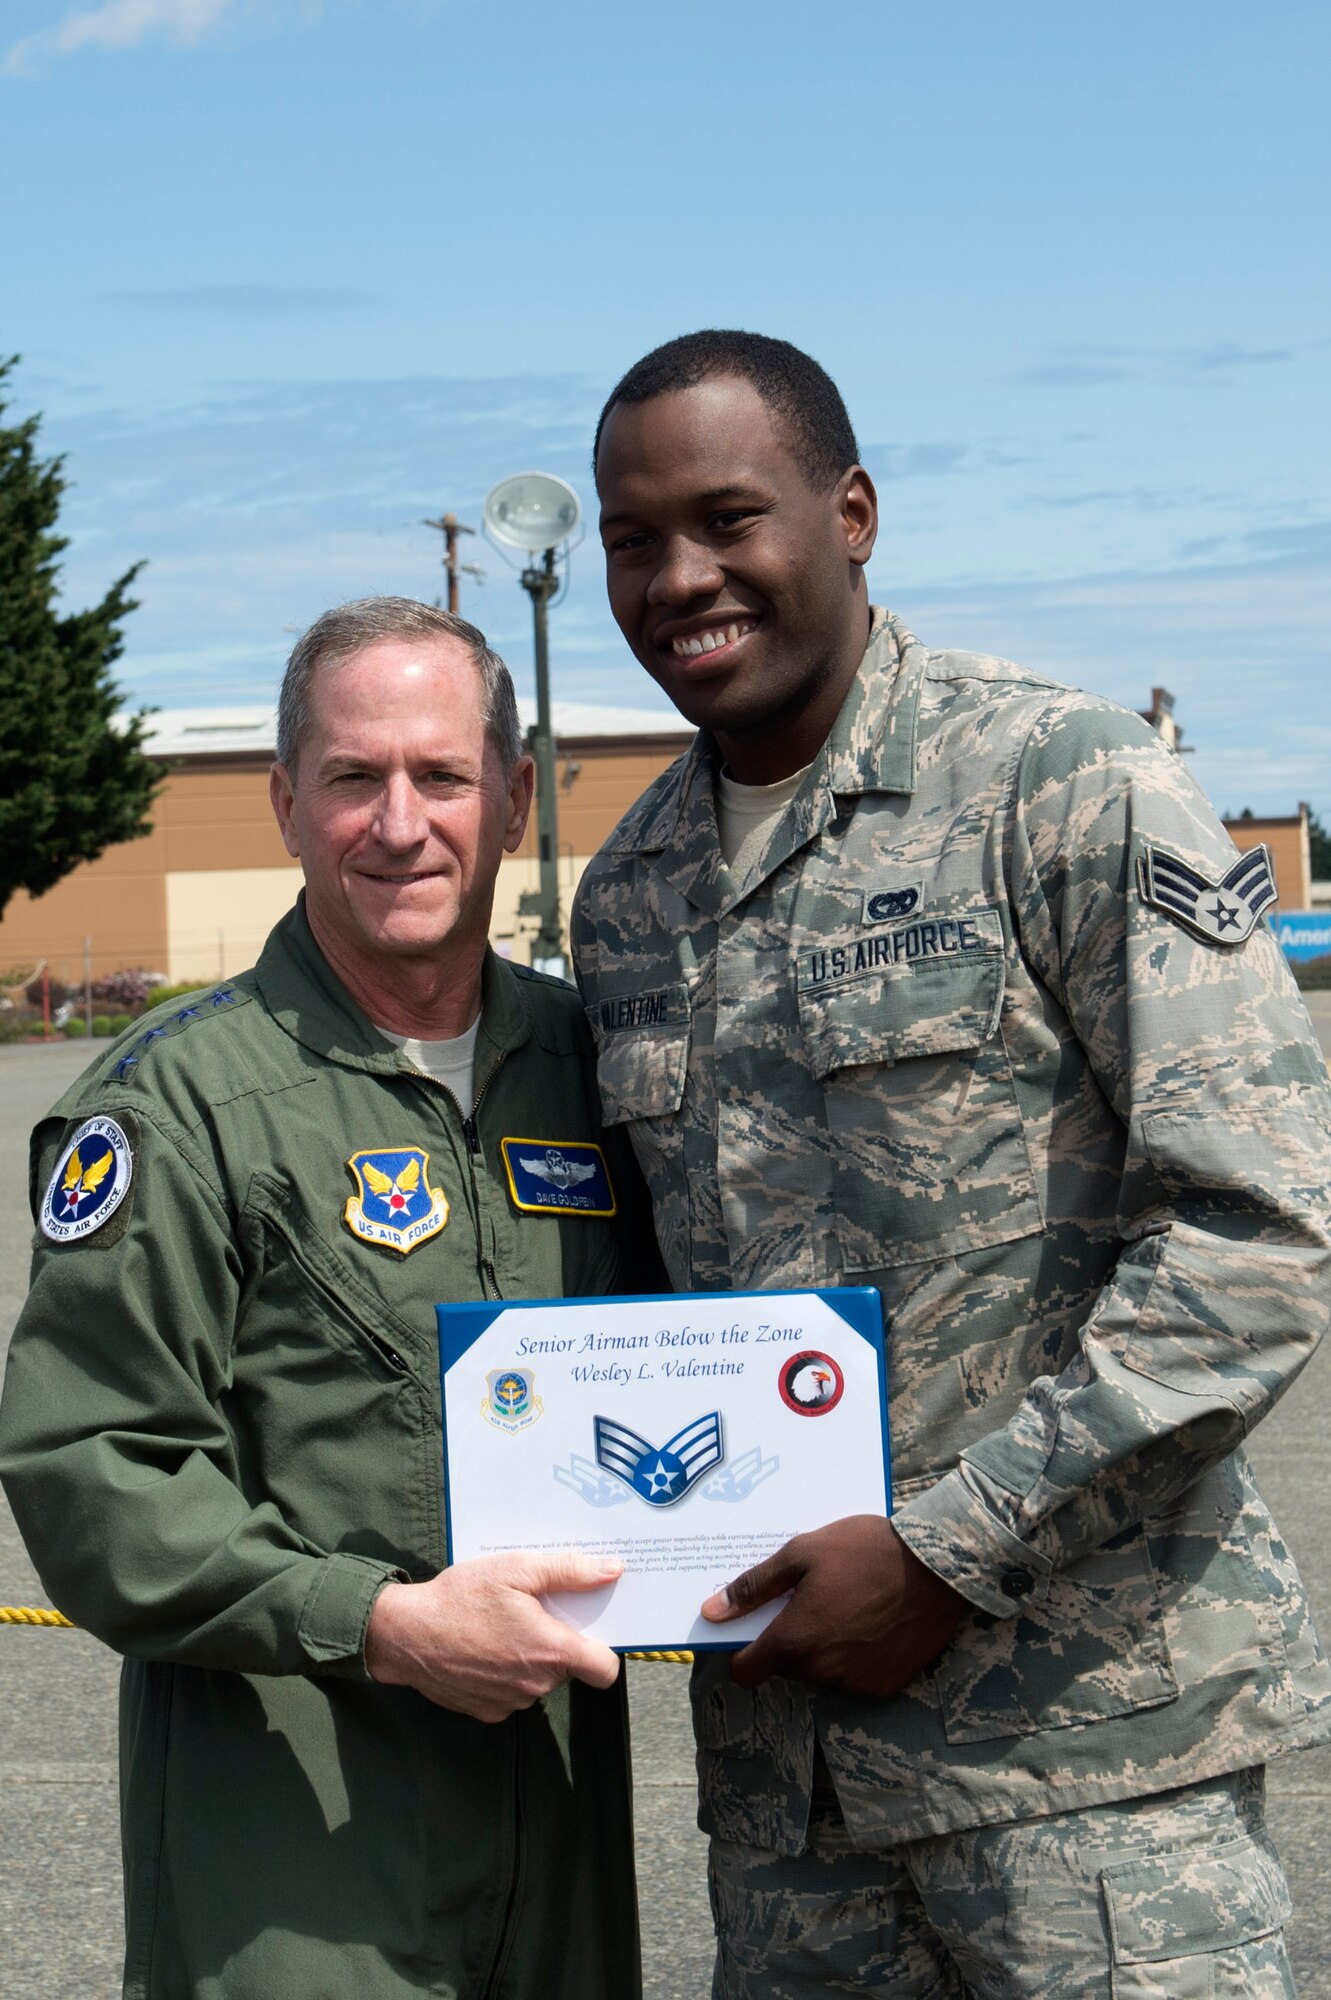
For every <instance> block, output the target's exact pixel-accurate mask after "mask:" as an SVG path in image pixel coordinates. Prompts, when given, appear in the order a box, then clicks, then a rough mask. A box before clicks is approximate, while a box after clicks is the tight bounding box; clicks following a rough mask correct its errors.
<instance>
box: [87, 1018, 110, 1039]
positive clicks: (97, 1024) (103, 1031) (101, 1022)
mask: <svg viewBox="0 0 1331 2000" xmlns="http://www.w3.org/2000/svg"><path fill="white" fill-rule="evenodd" d="M92 1031H93V1033H94V1035H109V1034H110V1033H111V1032H112V1030H111V1016H110V1015H109V1014H94V1015H93V1017H92Z"/></svg>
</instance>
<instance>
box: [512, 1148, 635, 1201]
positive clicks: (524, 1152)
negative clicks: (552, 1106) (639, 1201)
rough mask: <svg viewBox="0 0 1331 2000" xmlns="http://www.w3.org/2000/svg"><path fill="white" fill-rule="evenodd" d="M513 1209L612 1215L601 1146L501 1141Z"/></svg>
mask: <svg viewBox="0 0 1331 2000" xmlns="http://www.w3.org/2000/svg"><path fill="white" fill-rule="evenodd" d="M499 1150H500V1152H501V1154H502V1155H503V1160H504V1170H505V1172H506V1173H507V1175H508V1188H509V1193H510V1194H511V1195H512V1197H513V1205H514V1207H515V1208H520V1209H521V1210H522V1211H523V1213H524V1214H527V1215H536V1214H540V1215H613V1214H614V1213H615V1209H616V1202H615V1191H614V1189H613V1188H612V1187H611V1185H610V1170H609V1168H608V1167H607V1166H606V1163H605V1155H604V1153H603V1152H602V1151H601V1149H600V1147H599V1146H597V1145H593V1144H592V1143H591V1142H590V1141H588V1140H583V1139H501V1140H500V1142H499Z"/></svg>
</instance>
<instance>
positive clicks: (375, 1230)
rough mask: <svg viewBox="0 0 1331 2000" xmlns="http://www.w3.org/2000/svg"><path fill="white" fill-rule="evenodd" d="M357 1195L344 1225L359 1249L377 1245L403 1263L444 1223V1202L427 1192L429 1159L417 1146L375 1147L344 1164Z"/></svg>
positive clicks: (436, 1192) (432, 1191)
mask: <svg viewBox="0 0 1331 2000" xmlns="http://www.w3.org/2000/svg"><path fill="white" fill-rule="evenodd" d="M347 1165H348V1167H350V1169H351V1171H352V1173H353V1174H354V1175H355V1176H356V1185H357V1187H358V1189H359V1193H358V1194H353V1195H352V1196H350V1197H349V1199H348V1201H347V1205H346V1207H345V1209H344V1210H343V1212H342V1213H343V1220H344V1221H345V1223H346V1225H347V1228H348V1229H349V1230H350V1231H351V1233H352V1235H353V1236H359V1237H360V1239H361V1241H362V1243H379V1244H382V1245H383V1246H384V1247H385V1248H386V1249H389V1250H396V1251H397V1252H398V1254H399V1255H400V1256H403V1257H405V1256H406V1255H407V1254H408V1252H409V1251H412V1250H415V1249H416V1248H417V1246H418V1245H419V1244H422V1243H424V1242H425V1241H426V1239H427V1238H428V1237H431V1236H437V1235H438V1233H439V1231H440V1230H441V1229H442V1228H443V1226H444V1224H445V1223H446V1222H447V1221H448V1197H447V1196H446V1195H444V1194H441V1193H440V1191H439V1189H438V1188H432V1187H431V1186H430V1155H429V1154H428V1153H427V1152H425V1151H424V1150H423V1149H422V1148H421V1147H420V1146H397V1147H392V1146H373V1147H371V1148H369V1149H368V1150H367V1151H365V1152H362V1153H353V1154H352V1156H351V1158H350V1159H349V1160H348V1161H347Z"/></svg>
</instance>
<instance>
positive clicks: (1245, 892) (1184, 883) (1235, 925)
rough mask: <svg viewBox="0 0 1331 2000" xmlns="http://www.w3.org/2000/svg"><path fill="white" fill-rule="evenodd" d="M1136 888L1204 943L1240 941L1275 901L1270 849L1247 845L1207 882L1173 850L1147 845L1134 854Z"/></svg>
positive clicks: (1142, 896)
mask: <svg viewBox="0 0 1331 2000" xmlns="http://www.w3.org/2000/svg"><path fill="white" fill-rule="evenodd" d="M1137 891H1138V894H1139V895H1140V897H1141V899H1142V901H1143V902H1144V903H1150V904H1152V905H1153V906H1154V907H1155V908H1156V909H1157V910H1162V911H1163V912H1164V914H1165V915H1166V916H1167V917H1172V918H1173V919H1174V922H1175V923H1176V924H1181V925H1182V926H1183V928H1184V930H1185V931H1191V932H1192V935H1193V936H1194V937H1198V938H1200V939H1201V940H1202V942H1203V943H1204V944H1242V943H1243V940H1244V939H1245V938H1246V937H1250V936H1251V935H1252V932H1253V931H1254V929H1255V928H1256V925H1257V919H1258V918H1259V917H1260V916H1261V914H1262V911H1263V910H1267V909H1269V908H1270V907H1271V905H1272V903H1274V902H1275V900H1276V881H1275V875H1274V872H1273V871H1272V867H1271V853H1270V849H1269V848H1267V847H1266V846H1265V845H1263V846H1261V847H1250V848H1249V849H1248V852H1247V853H1246V854H1241V855H1240V856H1239V858H1238V860H1237V861H1236V862H1235V863H1234V866H1233V867H1232V868H1231V869H1229V870H1228V872H1227V873H1226V874H1224V875H1222V876H1221V877H1220V880H1219V881H1218V882H1212V881H1209V880H1208V879H1207V877H1206V876H1205V875H1202V874H1200V873H1199V872H1198V870H1197V869H1195V868H1193V867H1190V866H1189V864H1188V863H1187V862H1186V861H1180V860H1179V858H1178V856H1177V855H1176V854H1169V853H1167V852H1166V851H1165V849H1164V848H1163V847H1151V846H1149V845H1148V846H1147V847H1145V848H1143V850H1142V852H1141V854H1140V855H1139V856H1138V858H1137Z"/></svg>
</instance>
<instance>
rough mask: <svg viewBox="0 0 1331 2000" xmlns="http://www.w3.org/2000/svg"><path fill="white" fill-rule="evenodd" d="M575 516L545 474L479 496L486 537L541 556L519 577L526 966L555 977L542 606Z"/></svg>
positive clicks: (554, 871)
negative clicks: (524, 628) (536, 862)
mask: <svg viewBox="0 0 1331 2000" xmlns="http://www.w3.org/2000/svg"><path fill="white" fill-rule="evenodd" d="M581 512H582V510H581V508H580V507H579V505H578V496H577V494H576V493H575V492H574V491H573V488H572V487H571V486H569V485H566V484H565V482H564V481H563V480H562V479H556V478H555V477H554V476H553V474H551V473H548V472H516V473H514V475H513V477H512V478H511V479H501V480H500V482H499V484H498V485H497V486H496V487H494V488H493V489H492V490H491V492H490V493H489V494H488V495H487V496H486V501H485V511H484V519H485V527H486V532H487V533H488V534H489V536H490V538H491V540H492V541H495V542H498V543H500V544H501V545H503V546H504V547H507V548H510V549H521V550H522V551H523V553H524V554H525V555H528V556H537V555H539V556H541V557H542V561H541V563H540V565H539V567H538V566H537V565H536V564H535V563H532V562H529V563H528V565H527V567H526V569H524V570H523V572H522V587H523V589H524V590H525V591H526V592H527V594H528V596H529V597H530V598H531V603H532V613H533V616H534V619H535V626H536V631H535V641H536V643H535V654H536V727H535V729H534V730H533V731H531V732H530V734H529V737H528V741H529V743H530V745H531V750H532V755H533V756H534V757H535V759H536V838H537V846H538V852H539V855H540V867H541V877H540V881H541V886H540V894H539V897H538V909H539V915H540V928H539V930H538V931H537V933H536V939H535V943H534V945H533V949H532V960H531V962H532V964H533V965H534V966H535V967H536V968H537V970H538V971H540V972H553V973H555V974H556V975H557V976H559V977H562V976H563V972H564V939H563V930H562V927H561V924H560V920H559V873H558V855H559V846H558V827H557V819H558V806H557V802H556V798H555V739H554V730H553V728H552V726H551V722H550V652H549V635H548V631H547V621H546V607H547V606H548V604H549V602H550V599H551V598H552V597H553V596H554V594H555V592H556V590H558V588H559V578H558V577H557V576H556V574H555V551H556V550H557V549H558V548H559V547H560V546H561V545H563V544H566V543H567V542H568V540H569V537H570V536H571V535H572V534H573V533H574V531H575V529H576V528H577V525H578V520H579V516H580V515H581Z"/></svg>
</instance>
